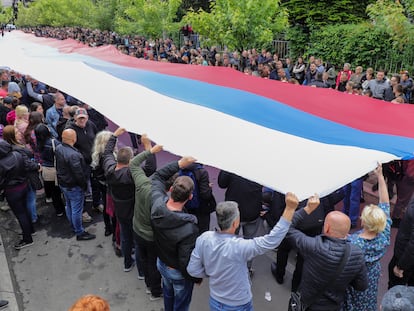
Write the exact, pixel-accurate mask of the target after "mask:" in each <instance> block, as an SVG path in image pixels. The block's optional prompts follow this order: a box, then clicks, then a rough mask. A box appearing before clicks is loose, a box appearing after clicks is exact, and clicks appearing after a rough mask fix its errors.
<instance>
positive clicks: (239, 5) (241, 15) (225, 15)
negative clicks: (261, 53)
mask: <svg viewBox="0 0 414 311" xmlns="http://www.w3.org/2000/svg"><path fill="white" fill-rule="evenodd" d="M183 21H184V22H186V23H190V24H191V25H192V27H193V29H194V31H196V32H197V33H199V34H200V37H201V38H202V42H203V43H204V44H205V45H213V44H216V45H217V44H218V45H221V46H227V47H228V48H230V49H237V50H239V51H242V50H243V49H247V48H252V47H256V48H258V47H262V46H267V45H269V43H271V42H272V40H273V39H274V38H275V37H276V35H277V34H279V33H280V32H282V31H283V30H284V29H285V27H286V26H287V14H286V12H285V10H283V9H282V8H281V7H280V5H279V1H276V0H262V1H257V0H216V1H214V2H211V7H210V12H206V11H204V10H202V9H200V10H198V11H194V10H192V11H190V12H188V13H187V14H186V16H185V17H184V18H183Z"/></svg>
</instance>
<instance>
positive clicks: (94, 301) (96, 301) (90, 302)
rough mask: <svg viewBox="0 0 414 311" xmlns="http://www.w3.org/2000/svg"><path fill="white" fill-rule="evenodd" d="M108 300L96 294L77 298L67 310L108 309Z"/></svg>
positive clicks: (88, 310) (92, 310)
mask: <svg viewBox="0 0 414 311" xmlns="http://www.w3.org/2000/svg"><path fill="white" fill-rule="evenodd" d="M110 310H111V309H110V308H109V304H108V302H107V301H106V300H105V299H103V298H101V297H99V296H96V295H85V296H83V297H81V298H79V299H78V300H77V301H76V302H75V303H74V305H73V306H72V307H70V308H69V310H68V311H110Z"/></svg>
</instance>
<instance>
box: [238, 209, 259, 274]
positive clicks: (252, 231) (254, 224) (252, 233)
mask: <svg viewBox="0 0 414 311" xmlns="http://www.w3.org/2000/svg"><path fill="white" fill-rule="evenodd" d="M261 225H262V219H261V218H260V217H257V218H256V219H255V220H252V221H242V222H241V223H240V227H241V229H242V233H243V238H245V239H253V238H254V237H256V236H257V232H258V231H259V228H260V226H261ZM252 264H253V260H249V261H247V268H248V269H251V267H252Z"/></svg>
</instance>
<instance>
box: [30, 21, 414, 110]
mask: <svg viewBox="0 0 414 311" xmlns="http://www.w3.org/2000/svg"><path fill="white" fill-rule="evenodd" d="M185 27H191V26H189V25H186V26H185ZM185 27H183V28H185ZM22 30H23V31H25V32H29V33H34V34H35V35H36V36H41V37H49V38H55V39H59V40H65V39H68V38H71V39H74V40H77V41H79V42H81V43H83V44H87V45H89V46H90V47H96V46H101V45H114V46H116V48H117V49H118V50H119V51H121V52H122V53H124V54H127V55H130V56H132V57H136V58H142V59H146V60H150V61H164V62H170V63H182V64H191V65H202V66H220V67H231V68H234V69H235V70H239V71H241V72H244V73H246V74H249V75H255V76H259V77H262V78H265V79H272V80H279V81H282V82H290V83H295V84H303V85H310V86H313V87H323V88H334V89H337V90H338V91H341V92H347V93H350V94H358V95H366V96H370V97H374V98H377V99H381V100H386V101H392V102H394V103H412V100H413V99H412V91H413V87H414V84H413V80H412V79H411V78H410V75H409V73H408V71H401V72H400V73H398V74H397V73H395V74H392V75H391V77H387V72H386V71H385V70H383V69H377V72H376V73H375V71H374V69H373V68H367V69H366V70H365V71H364V69H363V68H362V66H358V65H357V66H355V71H352V70H351V65H350V64H349V63H345V64H344V65H343V67H342V69H341V68H340V65H339V64H337V65H336V66H335V65H333V64H331V63H330V62H329V61H326V62H324V61H323V60H322V59H321V58H319V57H315V56H310V57H309V59H308V61H305V60H304V59H303V57H298V58H297V59H296V61H295V60H293V59H291V58H290V57H287V56H286V55H283V58H282V57H279V55H278V54H277V53H276V52H275V53H272V52H271V51H268V50H266V49H262V50H261V51H258V50H257V49H254V48H253V49H246V50H243V51H229V50H228V49H227V48H224V50H223V51H219V50H218V48H217V47H216V46H211V47H210V48H200V47H196V45H195V43H194V42H193V41H191V40H190V37H189V36H188V31H186V33H187V36H186V35H184V43H183V44H182V46H180V44H179V43H176V42H174V41H173V40H172V39H171V38H167V39H162V38H158V39H148V38H145V37H144V36H132V35H128V36H120V35H118V34H117V33H115V32H109V31H100V30H91V29H87V28H80V27H64V28H54V27H36V28H24V29H22ZM191 32H192V29H191Z"/></svg>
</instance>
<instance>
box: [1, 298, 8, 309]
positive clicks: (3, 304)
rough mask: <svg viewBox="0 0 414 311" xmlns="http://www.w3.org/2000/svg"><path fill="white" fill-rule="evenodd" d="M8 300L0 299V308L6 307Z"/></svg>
mask: <svg viewBox="0 0 414 311" xmlns="http://www.w3.org/2000/svg"><path fill="white" fill-rule="evenodd" d="M8 305H9V302H8V301H7V300H0V310H2V309H5V308H7V306H8Z"/></svg>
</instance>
